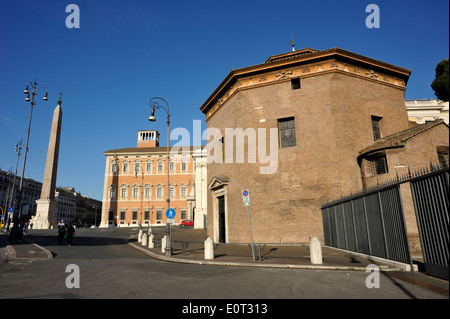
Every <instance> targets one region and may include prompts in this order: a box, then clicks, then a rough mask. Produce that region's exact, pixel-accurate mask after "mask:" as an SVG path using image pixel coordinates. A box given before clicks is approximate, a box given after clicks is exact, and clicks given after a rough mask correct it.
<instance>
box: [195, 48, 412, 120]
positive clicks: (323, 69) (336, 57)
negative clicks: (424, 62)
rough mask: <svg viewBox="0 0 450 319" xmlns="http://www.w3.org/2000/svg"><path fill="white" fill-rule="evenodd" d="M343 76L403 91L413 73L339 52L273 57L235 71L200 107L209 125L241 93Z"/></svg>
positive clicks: (309, 52) (331, 50)
mask: <svg viewBox="0 0 450 319" xmlns="http://www.w3.org/2000/svg"><path fill="white" fill-rule="evenodd" d="M332 72H335V73H342V74H346V75H350V76H354V77H357V78H361V79H364V80H368V81H372V82H377V83H381V84H384V85H388V86H391V87H395V88H398V89H401V90H405V89H406V83H407V81H408V79H409V76H410V74H411V70H408V69H404V68H401V67H398V66H395V65H392V64H388V63H385V62H382V61H378V60H375V59H372V58H369V57H365V56H362V55H359V54H356V53H353V52H350V51H346V50H343V49H340V48H333V49H329V50H324V51H315V50H312V49H308V50H300V51H299V53H298V54H295V52H294V53H292V52H291V53H286V54H281V55H277V56H272V57H271V58H269V59H268V60H267V61H266V62H265V63H263V64H258V65H254V66H249V67H244V68H241V69H233V70H231V72H230V73H229V74H228V76H227V77H226V78H225V79H224V80H223V81H222V83H221V84H220V85H219V86H218V87H217V88H216V89H215V90H214V92H213V93H212V94H211V95H210V97H209V98H208V99H207V100H206V101H205V103H204V104H203V105H202V106H201V107H200V110H201V111H202V112H203V113H204V114H205V115H206V120H207V121H208V119H209V118H211V116H213V115H214V114H215V113H216V112H217V111H218V109H220V108H221V107H222V106H223V105H224V104H225V103H226V102H227V101H228V100H229V99H230V98H231V97H232V96H233V95H234V94H236V93H237V92H239V91H241V90H245V89H250V88H256V87H260V86H265V85H271V84H275V83H280V82H285V81H289V80H290V79H291V78H298V77H300V78H306V77H311V76H317V75H322V74H327V73H332Z"/></svg>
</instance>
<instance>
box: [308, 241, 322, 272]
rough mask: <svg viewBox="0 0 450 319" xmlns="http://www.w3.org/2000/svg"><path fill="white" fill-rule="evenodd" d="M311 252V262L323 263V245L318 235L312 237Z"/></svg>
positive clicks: (315, 263) (314, 263)
mask: <svg viewBox="0 0 450 319" xmlns="http://www.w3.org/2000/svg"><path fill="white" fill-rule="evenodd" d="M309 253H310V259H311V264H313V265H319V264H322V245H321V244H320V240H319V239H317V238H316V237H313V238H311V241H310V243H309Z"/></svg>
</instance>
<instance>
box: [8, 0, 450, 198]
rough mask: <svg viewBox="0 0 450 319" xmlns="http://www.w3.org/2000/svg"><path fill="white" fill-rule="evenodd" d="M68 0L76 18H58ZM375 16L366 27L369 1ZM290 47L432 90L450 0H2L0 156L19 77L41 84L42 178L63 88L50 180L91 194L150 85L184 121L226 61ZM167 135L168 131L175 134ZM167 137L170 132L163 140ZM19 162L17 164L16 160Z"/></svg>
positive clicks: (412, 89) (24, 106) (17, 119)
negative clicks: (351, 57) (386, 69)
mask: <svg viewBox="0 0 450 319" xmlns="http://www.w3.org/2000/svg"><path fill="white" fill-rule="evenodd" d="M70 3H74V4H77V5H78V7H79V9H80V28H79V29H69V28H67V27H66V24H65V21H66V17H67V16H69V14H70V13H67V12H66V6H67V5H69V4H70ZM371 3H374V4H377V5H378V7H379V8H380V28H378V29H368V28H367V27H366V25H365V20H366V17H367V16H368V15H369V13H366V12H365V9H366V6H367V5H368V4H371ZM291 34H293V35H294V42H295V47H296V49H301V48H304V47H311V48H314V49H318V50H325V49H329V48H332V47H336V46H338V47H340V48H343V49H345V50H349V51H352V52H355V53H358V54H362V55H365V56H369V57H371V58H374V59H378V60H381V61H384V62H387V63H391V64H394V65H398V66H401V67H404V68H407V69H412V74H411V77H410V80H409V83H408V85H407V90H406V95H405V97H406V99H428V98H435V95H434V92H433V90H432V89H431V87H430V84H431V82H432V80H433V79H434V75H435V70H434V69H435V67H436V64H437V63H438V62H439V61H441V60H442V59H444V58H448V57H449V2H448V0H431V1H423V0H422V1H417V0H411V1H406V0H402V1H400V0H390V1H384V0H383V1H381V0H380V1H379V0H370V1H363V0H343V1H335V0H323V1H301V0H296V1H285V0H278V1H266V0H259V1H245V0H240V1H235V0H229V1H216V0H209V1H196V0H192V1H178V0H175V1H149V0H127V1H119V0H71V1H64V0H53V1H51V0H39V1H37V0H34V1H32V0H0V43H1V50H0V168H1V169H2V170H9V169H10V168H11V167H13V168H15V165H16V160H17V155H16V153H15V152H14V147H15V145H16V144H17V142H18V141H20V140H21V139H22V140H23V144H24V145H25V140H26V133H27V127H28V119H29V114H30V104H29V103H28V102H25V95H24V94H23V90H24V89H25V86H26V83H27V82H28V81H31V82H34V81H35V80H37V83H38V86H44V87H46V88H47V90H48V92H49V101H48V102H44V101H42V97H43V94H44V92H43V91H40V92H39V95H38V101H37V105H36V107H35V108H34V111H33V119H32V124H31V134H30V141H29V153H28V157H27V164H26V170H25V176H27V177H30V178H33V179H36V180H39V181H42V179H43V175H44V167H45V160H46V153H47V147H48V139H49V134H50V127H51V121H52V115H53V110H54V108H55V106H56V104H57V100H58V96H59V92H62V94H63V96H62V100H63V104H62V109H63V122H62V133H61V147H60V156H59V166H58V177H57V185H58V186H71V187H75V188H76V190H77V191H79V192H81V193H82V194H83V195H87V196H90V197H93V198H96V199H99V200H101V198H102V192H103V178H104V171H105V156H104V154H103V152H104V151H107V150H109V149H114V148H124V147H135V146H136V140H137V130H144V129H157V130H158V131H159V132H160V133H161V137H160V140H161V145H165V141H166V135H165V134H166V122H165V119H164V114H163V113H161V112H160V113H159V116H158V113H157V118H158V120H157V122H155V123H150V122H148V120H147V119H148V116H149V115H150V107H149V104H148V102H149V101H150V99H151V98H152V97H155V96H161V97H163V98H164V99H166V100H167V101H168V103H169V105H170V111H171V114H172V116H171V127H172V128H176V127H184V128H186V129H188V130H189V131H192V125H193V120H202V130H203V129H205V128H206V124H205V122H204V115H203V114H202V113H201V112H200V110H199V107H200V106H201V105H202V104H203V102H204V101H205V100H206V99H207V98H208V96H209V95H210V94H211V93H212V92H213V90H214V89H215V88H216V87H217V86H218V84H220V82H221V81H222V80H223V79H224V78H225V77H226V76H227V75H228V73H229V72H230V70H231V69H232V68H240V67H245V66H249V65H255V64H259V63H262V62H264V61H265V60H266V59H267V58H268V57H269V56H270V55H274V54H280V53H284V52H288V51H290V46H289V44H288V42H289V40H290V39H291ZM175 142H176V141H171V143H175ZM172 145H173V144H172ZM22 159H23V155H22V156H21V159H20V164H19V170H18V171H19V174H20V172H21V168H22Z"/></svg>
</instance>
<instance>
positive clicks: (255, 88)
mask: <svg viewBox="0 0 450 319" xmlns="http://www.w3.org/2000/svg"><path fill="white" fill-rule="evenodd" d="M410 73H411V70H408V69H405V68H402V67H398V66H394V65H391V64H388V63H385V62H382V61H378V60H375V59H372V58H369V57H365V56H361V55H359V54H356V53H353V52H349V51H346V50H342V49H340V48H333V49H329V50H324V51H317V50H313V49H310V48H306V49H302V50H298V51H293V52H289V53H285V54H281V55H275V56H271V57H270V58H269V59H267V60H266V61H265V62H264V63H262V64H258V65H254V66H250V67H244V68H240V69H233V70H232V71H231V72H230V73H229V74H228V76H227V77H226V78H225V79H224V80H223V81H222V83H220V85H219V86H218V87H217V88H216V90H215V91H214V92H213V93H212V94H211V95H210V97H209V98H208V99H207V100H206V101H205V103H204V104H203V105H202V106H201V107H200V110H201V111H202V112H203V113H204V114H205V115H206V122H207V128H208V130H211V133H210V137H209V139H208V157H209V158H208V181H209V186H208V188H209V192H208V219H207V220H208V235H209V236H211V237H212V238H213V239H214V241H216V242H250V234H249V229H248V228H249V225H248V221H247V214H246V210H245V208H244V207H243V204H242V195H241V192H242V190H243V189H249V190H250V196H251V206H250V214H251V222H252V233H253V240H254V241H255V242H266V243H274V242H275V243H279V242H282V243H283V242H306V241H308V238H309V237H311V236H317V237H319V238H323V230H322V215H321V210H320V207H321V205H322V204H324V203H326V202H327V201H331V200H333V199H336V198H339V197H341V196H343V195H347V194H349V193H350V192H358V191H360V190H361V189H362V188H363V187H364V185H365V184H364V183H368V180H369V179H372V181H373V180H375V179H376V177H375V178H374V173H373V171H372V172H371V174H372V175H371V176H370V177H367V178H366V179H365V178H364V177H366V176H365V175H364V174H366V173H367V172H368V170H365V167H366V166H367V165H365V164H364V163H365V161H369V162H370V161H373V160H374V159H373V155H374V153H371V152H366V151H368V149H367V148H370V147H373V146H374V143H376V141H377V140H379V139H383V138H385V137H386V138H387V137H389V136H392V135H394V134H396V133H397V132H401V131H407V130H408V129H410V122H409V121H408V115H407V112H406V108H405V102H404V92H405V89H406V84H407V82H408V79H409V76H410ZM271 129H272V130H271ZM273 129H276V130H275V131H273ZM273 132H275V133H276V136H275V138H274V137H273ZM416 133H417V132H416ZM406 135H407V133H406ZM428 135H432V136H430V137H429V138H428V137H426V136H428ZM441 135H443V138H441V137H440V136H441ZM425 137H426V138H425ZM436 138H438V139H439V141H437V140H436ZM444 138H446V139H447V142H446V143H444V142H443V139H444ZM430 139H431V145H429V147H428V148H426V149H424V150H423V151H421V152H418V153H417V154H414V152H415V150H417V149H418V148H419V147H420V146H419V144H421V145H423V144H426V142H428V143H430ZM405 143H406V146H404V147H397V148H396V149H392V148H391V147H387V149H386V150H385V155H386V156H387V159H386V161H387V163H388V165H389V166H390V168H389V171H388V172H389V173H394V172H395V170H396V169H397V168H396V165H400V164H401V165H404V166H405V167H407V166H408V165H410V163H413V162H414V165H428V164H429V160H430V158H433V159H435V160H437V159H438V152H439V148H436V147H438V146H439V147H440V150H441V151H442V150H444V151H445V146H447V154H448V127H447V126H446V125H435V126H433V127H431V128H429V129H426V130H424V131H423V132H422V133H421V134H415V135H414V137H412V136H411V138H410V139H409V142H405ZM442 143H444V144H443V145H442ZM438 144H439V145H438ZM220 145H221V147H220ZM415 145H417V147H416V146H415ZM274 146H276V147H274ZM239 147H240V150H239ZM256 149H257V150H258V153H257V154H258V156H256V155H255V154H256ZM230 150H232V151H233V152H230ZM242 150H243V151H242ZM364 150H366V151H364ZM264 151H265V153H264ZM408 152H413V153H408ZM429 152H431V154H428V153H429ZM272 153H276V156H275V159H276V161H275V160H273V161H268V160H267V156H266V155H267V154H269V155H270V154H272ZM425 153H426V154H425ZM242 155H244V156H242ZM272 155H273V154H272ZM416 155H417V156H416ZM371 156H372V157H371ZM395 156H397V158H398V159H401V160H399V161H400V162H399V163H400V164H397V160H396V159H395V158H394V157H395ZM242 158H243V159H244V160H243V161H242ZM361 163H362V166H361ZM264 169H266V171H264ZM402 169H403V168H402ZM365 172H366V173H365ZM378 173H379V174H378V175H382V174H384V173H387V172H381V171H379V172H378ZM375 174H377V171H376V169H375Z"/></svg>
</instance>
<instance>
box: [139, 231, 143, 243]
mask: <svg viewBox="0 0 450 319" xmlns="http://www.w3.org/2000/svg"><path fill="white" fill-rule="evenodd" d="M141 241H142V229H139V234H138V243H140V242H141Z"/></svg>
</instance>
